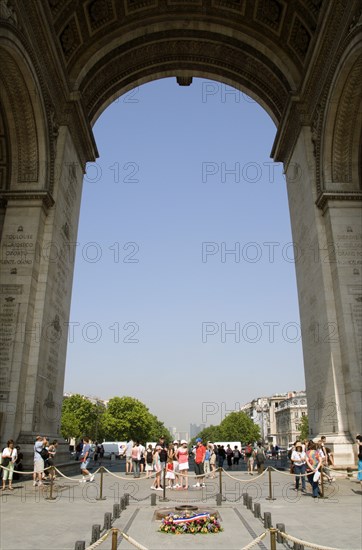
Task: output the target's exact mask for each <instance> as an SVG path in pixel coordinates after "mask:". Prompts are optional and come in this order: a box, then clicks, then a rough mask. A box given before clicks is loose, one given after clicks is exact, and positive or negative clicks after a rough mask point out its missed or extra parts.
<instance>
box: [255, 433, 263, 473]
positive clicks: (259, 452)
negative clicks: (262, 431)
mask: <svg viewBox="0 0 362 550" xmlns="http://www.w3.org/2000/svg"><path fill="white" fill-rule="evenodd" d="M254 459H255V462H256V466H257V469H258V474H262V473H263V472H264V462H265V452H264V448H263V446H262V444H261V441H259V442H258V446H257V448H256V449H255V451H254Z"/></svg>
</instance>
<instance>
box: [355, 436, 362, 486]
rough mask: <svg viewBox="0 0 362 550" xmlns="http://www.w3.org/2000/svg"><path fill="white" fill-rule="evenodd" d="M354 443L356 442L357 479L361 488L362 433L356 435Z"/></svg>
mask: <svg viewBox="0 0 362 550" xmlns="http://www.w3.org/2000/svg"><path fill="white" fill-rule="evenodd" d="M356 443H357V458H358V466H357V471H358V473H357V479H358V480H359V482H360V485H361V490H362V435H356Z"/></svg>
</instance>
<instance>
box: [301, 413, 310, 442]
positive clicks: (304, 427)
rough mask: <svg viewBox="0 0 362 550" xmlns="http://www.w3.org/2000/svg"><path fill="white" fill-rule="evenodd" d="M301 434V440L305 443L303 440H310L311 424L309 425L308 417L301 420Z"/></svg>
mask: <svg viewBox="0 0 362 550" xmlns="http://www.w3.org/2000/svg"><path fill="white" fill-rule="evenodd" d="M299 427H300V434H299V439H301V440H302V441H303V439H309V423H308V416H307V415H305V416H302V418H301V419H300V424H299Z"/></svg>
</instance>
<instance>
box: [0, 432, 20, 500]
mask: <svg viewBox="0 0 362 550" xmlns="http://www.w3.org/2000/svg"><path fill="white" fill-rule="evenodd" d="M6 445H7V446H6V447H5V448H4V449H3V450H2V453H1V465H2V466H4V468H6V469H2V471H3V483H2V487H1V490H2V491H5V489H6V481H7V480H9V490H10V491H13V475H14V465H15V462H16V459H17V457H18V453H17V450H16V449H15V448H14V441H13V440H12V439H9V441H8V442H7V444H6Z"/></svg>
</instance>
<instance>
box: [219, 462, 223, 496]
mask: <svg viewBox="0 0 362 550" xmlns="http://www.w3.org/2000/svg"><path fill="white" fill-rule="evenodd" d="M219 494H220V495H221V496H222V468H221V467H219Z"/></svg>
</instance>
